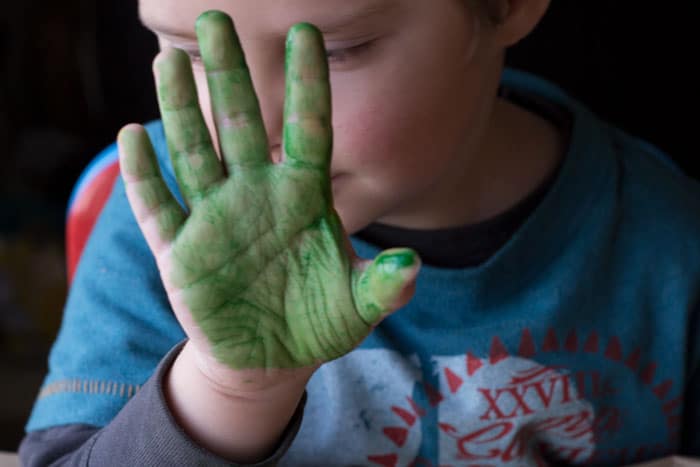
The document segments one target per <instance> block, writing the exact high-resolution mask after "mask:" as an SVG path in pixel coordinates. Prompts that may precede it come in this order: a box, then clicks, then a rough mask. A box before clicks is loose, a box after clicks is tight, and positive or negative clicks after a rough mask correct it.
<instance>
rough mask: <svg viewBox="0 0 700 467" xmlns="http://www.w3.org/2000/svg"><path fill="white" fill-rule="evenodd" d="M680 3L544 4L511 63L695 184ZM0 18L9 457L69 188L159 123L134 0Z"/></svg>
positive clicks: (686, 35)
mask: <svg viewBox="0 0 700 467" xmlns="http://www.w3.org/2000/svg"><path fill="white" fill-rule="evenodd" d="M660 5H664V7H663V8H661V7H660ZM688 5H689V4H684V5H683V2H665V3H659V2H635V1H632V0H615V1H610V0H587V1H582V0H578V1H574V0H553V2H552V7H551V9H550V11H549V12H548V14H547V15H546V17H545V18H544V20H543V22H542V23H541V24H540V26H539V27H538V29H537V30H536V31H535V33H534V34H533V35H532V36H530V37H529V38H527V39H526V40H525V41H523V42H521V43H520V44H518V45H517V46H515V47H514V48H513V49H512V50H511V51H510V53H509V54H508V57H507V61H508V64H509V65H510V66H514V67H517V68H521V69H525V70H528V71H532V72H535V73H538V74H540V75H542V76H544V77H545V78H548V79H551V80H553V81H555V82H557V83H558V84H559V85H560V86H562V87H563V88H564V89H565V90H567V91H568V92H570V93H571V94H573V95H574V96H575V97H577V98H579V99H581V100H582V101H583V102H585V103H586V104H587V105H588V106H589V107H591V108H592V109H593V110H594V111H595V112H597V113H598V114H599V115H601V116H603V117H605V118H607V119H608V120H609V121H611V122H613V123H614V124H616V125H618V126H620V127H622V128H623V129H625V130H627V131H628V132H630V133H633V134H636V135H639V136H641V137H643V138H645V139H647V140H648V141H650V142H651V143H653V144H655V145H656V146H658V147H660V148H661V149H663V150H665V151H666V152H667V153H668V154H670V155H671V156H672V157H673V158H674V159H675V160H676V161H677V163H678V164H679V165H680V166H681V167H682V168H683V169H684V170H686V171H687V172H688V173H689V174H690V175H691V176H693V177H695V178H698V177H699V176H700V171H698V167H697V166H696V154H697V150H696V149H695V146H694V141H692V139H691V138H693V136H694V133H693V132H694V131H696V130H695V128H691V127H690V122H692V121H694V120H696V117H695V116H694V113H692V114H691V115H692V117H690V118H688V117H682V116H681V112H687V111H691V112H693V111H694V108H695V104H696V102H697V101H696V98H695V96H696V94H697V90H696V88H695V86H694V85H695V84H696V83H697V81H696V80H695V79H692V82H691V76H690V74H689V73H690V69H691V68H694V66H693V65H692V61H693V59H692V57H693V56H697V52H696V51H695V52H693V50H695V47H694V46H692V43H691V41H690V34H691V31H692V28H693V27H694V25H692V26H691V24H690V21H691V19H695V20H697V17H696V16H695V18H693V15H691V13H690V11H689V10H690V9H689V7H688ZM673 8H678V9H673ZM2 10H3V11H1V12H0V143H1V144H0V147H1V148H2V151H3V152H2V154H1V155H0V158H1V159H0V160H1V161H2V163H1V164H0V212H1V213H2V214H1V215H0V450H5V451H14V450H16V448H17V445H18V443H19V441H20V439H21V437H22V435H23V426H24V423H25V421H26V418H27V416H28V414H29V411H30V409H31V406H32V403H33V400H34V397H35V396H36V393H37V391H38V388H39V385H40V384H41V380H42V378H43V375H44V373H45V371H46V356H47V353H48V350H49V348H50V345H51V342H52V340H53V339H54V337H55V335H56V332H57V330H58V326H59V324H60V319H61V312H62V307H63V303H64V300H65V297H66V267H65V247H64V240H65V238H64V228H65V224H64V223H65V210H66V204H67V201H68V198H69V196H70V192H71V189H72V187H73V185H74V184H75V182H76V180H77V179H78V177H79V175H80V173H81V171H82V170H83V169H84V168H85V166H86V165H87V164H88V163H89V161H90V160H91V159H92V158H93V157H94V156H95V155H96V154H97V153H98V152H99V151H100V150H101V149H103V148H104V147H105V146H107V145H109V144H110V143H111V142H113V141H114V138H115V136H116V133H117V131H118V130H119V128H120V127H121V126H123V125H124V124H125V123H129V122H146V121H148V120H151V119H154V118H157V117H158V112H157V104H156V99H155V92H154V88H153V82H152V77H151V72H150V63H151V60H152V58H153V56H154V55H155V53H156V51H157V44H156V41H155V37H154V36H153V35H152V34H151V33H150V32H149V31H147V30H146V29H144V28H143V27H142V26H141V24H140V23H139V21H138V16H137V5H136V1H135V0H119V1H116V0H100V1H94V0H92V1H91V0H63V1H61V2H55V1H49V0H24V1H22V2H19V1H10V2H5V3H4V4H3V7H2ZM693 43H694V42H693ZM691 96H692V102H691ZM691 149H692V151H691ZM650 215H653V213H650Z"/></svg>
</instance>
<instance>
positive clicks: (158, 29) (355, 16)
mask: <svg viewBox="0 0 700 467" xmlns="http://www.w3.org/2000/svg"><path fill="white" fill-rule="evenodd" d="M398 6H399V2H396V1H382V2H372V3H367V4H365V5H363V8H360V9H355V10H354V11H350V12H347V13H345V12H341V13H340V14H339V15H337V16H335V17H333V18H332V19H330V20H327V21H326V20H322V21H317V22H312V23H314V24H315V25H316V26H317V27H318V28H319V30H320V31H321V32H322V33H323V34H326V35H330V34H336V33H339V32H342V31H344V30H347V29H350V28H351V27H352V26H353V25H355V24H359V23H363V22H367V21H369V20H375V19H378V18H381V17H383V16H387V15H389V14H391V13H394V12H395V10H396V9H398ZM139 20H140V21H141V24H143V26H144V27H146V28H147V29H150V30H151V31H153V32H155V33H161V34H165V35H168V36H173V37H180V38H186V39H192V40H196V39H197V37H196V35H195V32H194V28H193V29H192V30H185V29H181V28H178V27H173V26H171V25H169V24H165V23H158V22H157V21H153V18H149V17H147V16H146V17H144V16H143V15H141V14H139Z"/></svg>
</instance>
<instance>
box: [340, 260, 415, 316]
mask: <svg viewBox="0 0 700 467" xmlns="http://www.w3.org/2000/svg"><path fill="white" fill-rule="evenodd" d="M365 264H366V263H365ZM420 266H421V261H420V258H419V257H418V254H417V253H416V252H415V251H413V250H411V249H409V248H391V249H388V250H385V251H383V252H381V253H380V254H379V255H377V257H376V258H374V261H371V262H370V263H369V265H368V266H366V267H365V268H364V269H360V270H356V271H355V274H354V275H353V279H354V284H353V292H354V295H355V303H356V304H357V310H358V312H359V314H360V317H361V318H362V319H363V320H364V321H365V322H366V323H367V324H368V325H370V326H374V325H376V324H378V323H379V321H381V319H382V318H383V317H384V316H385V315H387V314H389V313H391V312H392V311H394V310H396V309H397V308H400V307H402V306H404V305H405V304H406V303H408V301H409V300H410V299H411V297H412V296H413V292H414V289H415V282H416V277H417V276H418V271H419V269H420Z"/></svg>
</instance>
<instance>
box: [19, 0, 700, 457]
mask: <svg viewBox="0 0 700 467" xmlns="http://www.w3.org/2000/svg"><path fill="white" fill-rule="evenodd" d="M140 6H141V16H142V20H143V21H144V23H145V24H146V25H147V26H148V27H150V28H151V29H152V30H153V31H154V32H155V33H156V34H157V35H158V37H159V40H160V42H161V45H162V48H163V52H162V53H161V54H160V55H159V56H158V58H157V59H156V61H155V63H154V70H155V74H156V81H157V88H158V94H159V103H160V109H161V115H162V122H161V121H158V122H154V123H151V124H149V125H147V126H146V131H144V129H143V128H142V127H140V126H138V125H129V126H127V127H125V128H124V129H123V130H122V131H121V132H120V135H119V138H118V142H119V153H120V164H121V173H122V177H123V180H119V181H118V182H117V184H116V186H115V189H114V192H113V193H112V195H111V198H110V200H109V201H108V203H107V205H106V207H105V209H104V212H103V214H102V215H101V218H100V220H99V222H98V224H97V225H96V227H95V230H94V231H93V234H92V236H91V239H90V241H89V243H88V245H87V247H86V250H85V252H84V254H83V259H82V261H81V264H80V266H79V268H78V270H77V273H76V276H75V278H74V285H73V287H72V289H71V293H70V297H69V300H68V303H67V306H66V310H65V317H64V322H63V326H62V329H61V331H60V334H59V336H58V338H57V341H56V343H55V346H54V348H53V350H52V353H51V357H50V371H49V374H48V376H47V379H46V382H45V385H44V386H43V388H42V390H41V392H40V394H39V397H38V399H37V402H36V405H35V408H34V411H33V413H32V415H31V418H30V420H29V422H28V426H27V431H28V434H27V437H26V438H25V440H24V441H23V444H22V446H21V450H20V453H21V456H22V459H23V461H24V463H25V464H26V465H46V464H50V463H52V462H55V463H56V464H60V465H74V464H76V465H77V464H80V465H88V464H90V465H148V466H154V465H164V466H170V465H230V464H231V463H239V464H246V463H247V464H255V465H272V464H275V463H279V464H281V465H302V466H311V465H322V466H329V465H330V466H335V465H380V466H398V465H416V466H417V465H528V464H531V465H547V464H550V463H552V464H598V465H621V464H626V463H630V462H633V461H638V460H643V459H649V458H654V457H659V456H663V455H667V454H670V453H675V452H682V453H686V454H695V455H698V454H700V402H699V401H700V398H699V397H698V393H699V391H700V381H699V378H700V369H699V368H698V365H699V364H700V346H699V345H698V336H699V335H700V328H699V326H700V317H699V316H698V311H697V307H698V297H699V296H700V293H699V292H700V289H699V287H698V285H700V243H699V242H698V241H697V238H698V236H699V235H700V218H698V216H696V215H695V211H696V209H697V208H698V206H700V187H699V186H698V184H697V183H696V182H695V181H693V180H691V179H689V178H688V177H687V176H685V175H683V174H682V173H680V171H679V170H678V169H677V168H676V167H675V165H673V164H672V163H671V162H670V161H669V159H668V158H667V157H666V156H665V155H663V154H661V153H660V152H659V151H657V150H656V149H654V148H652V147H650V146H649V145H647V144H645V143H644V142H642V141H640V140H638V139H635V138H633V137H631V136H629V135H626V134H624V133H622V132H621V131H619V130H617V129H615V128H613V127H611V126H610V125H608V124H606V123H605V122H602V121H600V120H599V119H597V118H596V117H595V115H593V114H592V113H591V112H590V111H588V110H587V109H586V108H584V107H583V106H582V105H580V104H579V103H577V102H575V101H574V100H572V99H571V98H570V97H568V96H567V95H565V94H564V93H563V92H562V91H561V90H559V89H557V88H556V87H554V86H552V85H551V84H549V83H546V82H544V81H542V80H540V79H538V78H536V77H533V76H529V75H526V74H523V73H518V72H515V71H513V70H505V71H504V70H503V69H502V62H503V53H504V50H505V49H506V48H507V47H509V46H510V45H512V44H514V43H515V42H517V41H519V40H520V39H521V38H523V37H524V36H526V35H527V34H528V33H529V32H530V31H531V30H532V28H534V27H535V25H536V24H537V22H538V21H539V20H540V18H541V17H542V15H543V14H544V12H545V11H546V8H547V6H548V1H547V0H522V1H517V2H516V1H512V0H511V1H508V0H492V1H489V0H472V1H458V0H433V1H430V2H399V1H393V0H366V1H362V2H344V1H340V0H323V1H318V0H297V1H294V2H276V1H271V0H261V1H258V2H249V1H247V0H228V1H226V2H219V1H214V0H207V1H200V2H189V1H185V0H168V1H165V0H141V3H140ZM216 9H218V10H222V11H209V12H206V13H204V14H202V15H201V16H200V13H201V12H202V11H204V10H216ZM198 17H199V19H197V21H196V38H195V32H194V31H193V28H192V25H193V24H195V19H196V18H198ZM230 18H233V20H234V22H235V25H236V28H235V32H234V29H233V26H232V23H231V21H230ZM305 22H308V23H312V24H314V25H315V26H317V27H318V28H319V29H320V32H319V30H317V29H316V28H315V27H314V26H310V25H309V24H306V23H305ZM290 28H291V29H290ZM288 30H289V35H288V37H287V42H286V46H287V49H286V51H285V48H284V43H285V33H286V32H287V31H288ZM321 33H322V34H323V36H321ZM322 37H323V38H322ZM239 38H240V45H242V47H243V49H244V50H245V54H246V58H245V60H246V62H247V65H248V68H246V65H245V63H244V59H243V55H242V52H241V48H240V46H239ZM323 41H325V49H326V50H324V46H323ZM179 49H181V50H179ZM183 50H184V51H185V52H183ZM186 53H187V54H189V56H190V59H191V62H192V63H191V66H190V60H188V57H187V55H186ZM283 57H286V72H285V69H283V68H282V66H283V63H285V60H284V58H283ZM248 69H249V70H250V75H249V74H248V72H247V70H248ZM192 71H193V73H192ZM251 77H252V78H251ZM253 83H254V84H255V92H254V91H253V89H252V85H253ZM195 86H196V87H195ZM331 89H332V99H333V100H332V109H333V112H332V120H331ZM256 94H257V97H258V98H257V99H256V98H255V95H256ZM283 103H284V105H283ZM200 106H201V109H202V112H200V110H199V109H200ZM331 122H332V125H331ZM210 134H211V135H212V138H210V137H209V135H210ZM115 150H116V149H115ZM331 150H332V158H331ZM217 154H218V155H219V157H220V159H217ZM161 174H162V175H161ZM171 193H172V194H171ZM173 194H174V195H173ZM173 196H175V197H173ZM346 232H347V235H349V236H347V235H346ZM661 253H663V254H661ZM361 258H362V259H361ZM370 258H373V259H371V260H370ZM421 265H422V266H421ZM397 310H398V311H397ZM394 311H395V313H393V314H391V316H388V315H389V314H390V313H392V312H394Z"/></svg>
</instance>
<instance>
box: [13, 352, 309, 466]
mask: <svg viewBox="0 0 700 467" xmlns="http://www.w3.org/2000/svg"><path fill="white" fill-rule="evenodd" d="M181 348H182V344H179V345H177V346H176V347H175V348H174V349H173V350H171V351H170V352H169V353H168V354H167V355H166V356H165V358H164V359H163V361H162V362H161V363H160V365H159V366H158V368H157V369H156V371H155V373H154V375H153V376H152V377H151V378H150V379H149V380H148V381H147V382H146V383H145V384H144V385H143V387H142V388H141V389H140V390H139V392H138V393H137V394H136V395H135V396H134V397H133V398H131V400H130V401H129V402H128V403H127V404H126V405H125V406H124V408H123V409H122V410H121V411H120V412H119V414H118V415H117V416H116V417H115V418H114V420H113V421H112V422H111V423H109V424H108V425H107V426H105V427H103V428H99V427H96V426H92V425H84V424H72V425H63V426H57V427H53V428H48V429H45V430H39V431H35V432H31V433H29V434H28V435H27V436H26V437H25V438H24V440H23V441H22V444H21V446H20V450H19V455H20V460H21V462H22V465H24V466H26V467H35V466H36V467H38V466H47V465H49V466H87V465H101V466H106V467H109V466H124V465H148V466H154V467H158V466H163V467H166V466H167V467H170V466H173V465H207V466H219V465H220V466H238V465H243V464H235V463H232V462H230V461H227V460H226V459H223V458H221V457H219V456H217V455H215V454H213V453H211V452H209V451H207V450H206V449H204V448H202V447H200V446H199V445H197V444H196V443H195V442H194V441H193V440H192V439H191V438H190V437H189V436H188V435H187V434H186V433H185V432H184V431H183V430H182V429H181V428H180V426H179V425H178V424H177V422H176V421H175V419H174V417H173V416H172V413H171V412H170V410H169V408H168V406H167V403H166V401H165V396H164V392H163V378H164V377H165V375H166V373H167V371H168V369H169V368H170V366H171V365H172V362H173V360H174V359H175V357H176V356H177V354H178V353H179V351H180V349H181ZM306 397H307V396H306V393H304V396H303V398H302V400H301V402H300V403H299V406H298V407H297V410H296V411H295V413H294V415H293V417H292V419H291V420H290V422H289V425H288V426H287V428H286V429H285V432H284V434H283V436H282V438H281V440H280V442H279V444H278V446H277V448H276V450H275V451H274V452H273V453H272V454H271V455H270V456H269V457H268V458H266V459H264V460H263V461H261V462H259V463H256V464H245V465H247V466H255V467H263V466H264V467H267V466H273V465H277V463H278V461H279V459H280V458H281V457H282V456H283V455H284V454H285V452H286V451H287V450H288V449H289V446H290V445H291V443H292V441H293V440H294V437H295V436H296V434H297V432H298V431H299V427H300V425H301V420H302V417H303V409H304V405H305V402H306Z"/></svg>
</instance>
